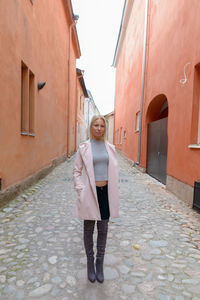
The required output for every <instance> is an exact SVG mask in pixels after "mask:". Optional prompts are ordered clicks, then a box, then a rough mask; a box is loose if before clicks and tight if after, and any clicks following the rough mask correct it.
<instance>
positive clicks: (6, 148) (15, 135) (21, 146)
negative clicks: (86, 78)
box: [0, 0, 81, 198]
mask: <svg viewBox="0 0 200 300" xmlns="http://www.w3.org/2000/svg"><path fill="white" fill-rule="evenodd" d="M0 44H1V47H0V70H1V72H0V91H1V103H0V106H1V109H0V131H1V147H0V186H1V192H0V194H1V195H3V194H2V193H3V191H6V190H7V189H8V188H10V187H14V186H18V185H19V184H20V183H22V182H25V181H26V180H27V178H30V177H31V176H34V175H36V174H39V173H40V172H41V171H42V170H43V169H45V168H49V167H51V166H52V165H55V164H56V163H57V162H58V161H60V160H63V159H65V158H66V157H67V155H69V154H71V153H73V152H74V151H75V150H76V149H75V147H76V134H75V127H76V114H75V112H76V59H77V58H79V57H80V55H81V53H80V46H79V41H78V36H77V31H76V20H75V17H74V15H73V11H72V5H71V1H70V0H56V1H46V0H41V1H31V0H27V1H21V0H10V1H7V0H3V1H0ZM0 198H1V197H0Z"/></svg>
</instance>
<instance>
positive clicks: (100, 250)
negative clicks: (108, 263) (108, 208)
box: [96, 220, 109, 283]
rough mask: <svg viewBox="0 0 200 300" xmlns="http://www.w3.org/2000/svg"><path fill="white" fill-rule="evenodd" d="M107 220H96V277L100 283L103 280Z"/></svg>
mask: <svg viewBox="0 0 200 300" xmlns="http://www.w3.org/2000/svg"><path fill="white" fill-rule="evenodd" d="M108 221H109V220H101V221H97V231H98V235H97V256H96V279H97V281H98V282H100V283H102V282H103V281H104V274H103V261H104V254H105V248H106V240H107V233H108Z"/></svg>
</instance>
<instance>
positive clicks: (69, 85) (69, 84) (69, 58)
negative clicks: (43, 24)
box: [67, 21, 77, 157]
mask: <svg viewBox="0 0 200 300" xmlns="http://www.w3.org/2000/svg"><path fill="white" fill-rule="evenodd" d="M76 23H77V22H76V21H73V23H72V24H71V25H70V27H69V49H68V53H69V57H68V99H67V157H69V156H70V153H69V141H70V119H69V116H70V111H69V109H70V92H71V76H70V67H71V39H72V38H71V36H72V28H73V26H75V25H76Z"/></svg>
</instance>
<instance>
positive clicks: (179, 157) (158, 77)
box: [115, 0, 200, 185]
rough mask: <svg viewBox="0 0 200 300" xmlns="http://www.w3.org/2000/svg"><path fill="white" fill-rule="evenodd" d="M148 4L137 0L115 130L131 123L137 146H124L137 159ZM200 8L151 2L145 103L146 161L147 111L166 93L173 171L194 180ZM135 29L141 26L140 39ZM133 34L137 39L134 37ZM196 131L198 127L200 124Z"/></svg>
mask: <svg viewBox="0 0 200 300" xmlns="http://www.w3.org/2000/svg"><path fill="white" fill-rule="evenodd" d="M144 3H145V1H144V0H142V1H141V0H135V1H134V4H133V10H132V14H131V20H130V21H129V25H128V30H127V35H126V38H125V41H124V46H123V50H122V53H121V56H120V61H119V64H118V67H117V80H116V86H117V88H116V122H115V124H116V127H115V131H116V129H117V127H119V126H123V127H126V128H127V131H128V133H127V139H128V138H129V144H130V145H131V146H130V147H129V145H126V144H124V145H122V149H123V152H124V153H125V154H126V155H127V156H128V157H130V158H131V159H133V160H134V161H136V160H137V137H136V135H134V134H133V133H132V132H133V130H132V126H133V125H132V124H133V123H134V122H135V112H136V110H139V109H138V107H139V101H140V94H141V92H140V88H141V72H138V70H139V69H140V70H141V67H142V65H141V61H142V59H141V52H142V49H143V45H142V40H143V30H142V28H143V24H144V11H145V10H144ZM199 11H200V2H199V1H198V0H193V1H192V5H191V3H190V1H182V2H181V3H180V1H179V0H174V1H168V0H162V1H161V0H151V1H150V7H149V29H148V45H147V69H146V81H145V97H144V106H143V124H142V129H143V130H142V151H141V166H143V167H146V154H147V153H146V149H147V122H146V121H147V120H146V115H147V110H148V107H149V104H150V102H151V101H152V99H153V98H154V97H155V96H157V95H159V94H164V95H165V96H166V97H167V100H168V105H169V115H168V160H167V174H168V175H170V176H173V177H175V178H176V179H178V180H180V181H182V182H184V183H187V184H189V185H193V184H194V181H195V180H198V179H200V149H196V150H195V149H189V148H188V145H189V144H191V143H194V138H192V135H191V128H192V124H193V123H194V119H193V102H194V69H195V65H196V64H197V63H199V62H200V43H199V42H198V40H199V36H200V19H199ZM135 28H138V29H139V28H140V32H139V31H137V32H138V35H139V38H138V35H137V34H136V33H135V32H136V29H135ZM131 33H132V43H130V42H129V39H128V36H129V35H131ZM127 47H129V51H128V54H127V51H126V49H127ZM130 53H131V54H130ZM125 57H126V58H125ZM188 63H189V64H188ZM186 64H187V65H186ZM130 66H133V67H132V73H129V72H128V68H129V67H130ZM184 67H185V72H186V77H187V81H186V82H185V84H181V82H180V80H181V79H183V78H185V76H184ZM133 95H134V100H133ZM192 130H193V131H197V125H195V126H193V129H192Z"/></svg>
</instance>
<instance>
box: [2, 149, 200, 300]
mask: <svg viewBox="0 0 200 300" xmlns="http://www.w3.org/2000/svg"><path fill="white" fill-rule="evenodd" d="M118 159H119V167H120V179H119V181H120V218H119V219H112V220H110V224H109V235H108V241H107V248H106V256H105V282H104V283H103V284H99V283H97V282H95V283H93V284H92V283H90V282H89V281H88V280H87V275H86V258H85V252H84V247H83V241H82V221H80V220H77V219H75V218H73V207H74V204H75V198H76V194H75V191H74V188H73V180H72V168H73V162H74V157H72V158H70V159H69V160H68V161H66V162H64V163H62V164H60V165H59V166H58V167H56V168H55V169H54V170H53V172H52V173H50V174H49V175H48V176H47V177H45V178H44V179H42V180H41V181H39V182H38V183H37V184H36V185H34V186H32V187H31V188H29V189H28V190H26V191H25V192H24V193H23V194H21V195H20V196H18V197H17V198H15V199H14V200H13V201H12V202H10V203H9V204H7V205H6V206H5V207H3V208H2V209H1V210H0V224H1V225H0V226H1V227H0V299H1V300H23V299H25V300H30V299H40V300H52V299H54V300H55V299H57V300H74V299H79V300H121V299H124V300H125V299H127V300H142V299H148V300H150V299H152V300H153V299H159V300H173V299H174V300H184V299H192V300H200V232H199V224H200V215H199V214H198V213H197V212H195V211H193V210H192V209H190V208H189V207H187V206H186V205H185V204H184V203H183V202H181V201H180V200H178V199H177V198H176V197H175V196H174V195H173V194H171V193H169V192H167V191H166V189H165V186H164V185H162V184H161V183H159V182H158V181H156V180H154V179H153V178H151V177H150V176H148V175H147V174H142V173H140V172H139V171H138V170H136V169H135V168H133V167H132V166H131V165H130V164H129V162H128V161H127V160H126V159H125V158H123V157H122V156H120V155H118ZM95 237H96V232H95Z"/></svg>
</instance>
